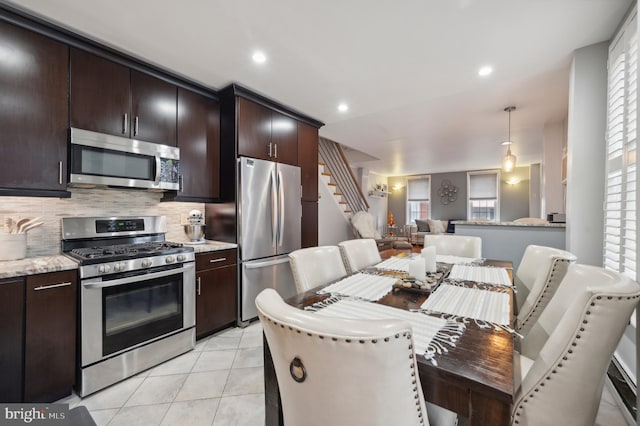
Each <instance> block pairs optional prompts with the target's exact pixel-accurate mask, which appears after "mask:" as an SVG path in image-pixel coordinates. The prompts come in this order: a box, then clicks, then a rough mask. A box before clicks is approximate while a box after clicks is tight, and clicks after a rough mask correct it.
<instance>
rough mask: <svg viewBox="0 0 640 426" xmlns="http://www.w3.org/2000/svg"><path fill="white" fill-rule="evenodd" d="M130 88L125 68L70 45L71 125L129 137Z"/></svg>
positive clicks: (127, 70)
mask: <svg viewBox="0 0 640 426" xmlns="http://www.w3.org/2000/svg"><path fill="white" fill-rule="evenodd" d="M130 92H131V90H130V76H129V68H127V67H125V66H122V65H119V64H116V63H115V62H111V61H109V60H107V59H104V58H101V57H99V56H96V55H94V54H92V53H88V52H85V51H82V50H79V49H76V48H73V47H72V48H71V77H70V93H69V96H70V101H69V103H70V105H71V113H70V117H69V119H70V123H71V127H77V128H80V129H85V130H92V131H94V132H100V133H108V134H110V135H116V136H122V137H129V121H130V119H131V114H130V110H131V97H130Z"/></svg>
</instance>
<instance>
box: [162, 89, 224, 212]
mask: <svg viewBox="0 0 640 426" xmlns="http://www.w3.org/2000/svg"><path fill="white" fill-rule="evenodd" d="M178 148H180V173H181V180H180V190H179V191H177V193H173V192H168V193H165V198H164V199H165V200H168V199H170V200H174V201H200V202H211V201H215V200H217V199H218V198H219V197H220V104H219V103H218V101H216V100H214V99H212V98H208V97H205V96H203V95H200V94H198V93H194V92H192V91H189V90H186V89H182V88H178Z"/></svg>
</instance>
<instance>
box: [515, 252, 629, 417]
mask: <svg viewBox="0 0 640 426" xmlns="http://www.w3.org/2000/svg"><path fill="white" fill-rule="evenodd" d="M639 297H640V285H638V283H636V282H635V281H632V280H631V279H629V278H627V277H625V276H623V275H621V274H618V273H615V272H611V271H607V270H605V269H603V268H599V267H595V266H589V265H578V264H572V265H570V266H569V269H568V271H567V274H566V275H565V277H564V279H563V282H562V285H560V287H559V288H558V290H557V292H556V295H555V296H554V297H553V298H552V299H551V301H550V302H549V304H548V305H547V308H546V309H545V310H544V311H543V312H542V314H541V315H540V318H539V319H538V321H537V322H536V323H535V324H534V326H533V327H532V328H531V331H530V332H529V334H528V335H527V336H526V337H525V338H524V339H523V341H522V349H521V354H520V355H516V359H515V363H514V364H515V365H514V367H515V371H514V377H515V382H516V383H514V385H515V389H516V394H515V397H514V405H513V411H512V424H513V425H518V426H525V425H535V426H538V425H593V424H594V422H595V418H596V414H597V411H598V406H599V401H600V398H601V394H602V386H603V381H604V376H605V372H606V370H607V366H608V365H609V361H610V359H611V356H612V355H613V352H614V350H615V348H616V346H617V345H618V342H619V340H620V337H621V336H622V333H623V332H624V329H625V327H626V326H627V323H628V321H629V318H630V316H631V313H632V312H633V309H634V308H635V307H636V304H637V303H638V300H639V299H638V298H639Z"/></svg>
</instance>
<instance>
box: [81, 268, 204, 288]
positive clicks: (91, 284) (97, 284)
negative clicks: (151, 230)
mask: <svg viewBox="0 0 640 426" xmlns="http://www.w3.org/2000/svg"><path fill="white" fill-rule="evenodd" d="M194 268H195V265H194V264H193V263H190V264H188V265H185V266H183V267H182V268H176V269H168V270H166V271H160V272H152V273H150V274H142V275H134V276H131V277H126V278H119V279H116V280H110V281H102V279H101V278H96V279H92V280H82V286H83V287H84V288H105V287H114V286H117V285H122V284H131V283H135V282H139V281H141V280H149V279H154V278H161V277H168V276H169V275H175V274H180V273H184V272H187V271H189V270H191V269H194Z"/></svg>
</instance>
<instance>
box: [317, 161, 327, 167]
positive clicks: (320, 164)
mask: <svg viewBox="0 0 640 426" xmlns="http://www.w3.org/2000/svg"><path fill="white" fill-rule="evenodd" d="M318 166H326V164H325V163H323V162H322V161H318Z"/></svg>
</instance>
